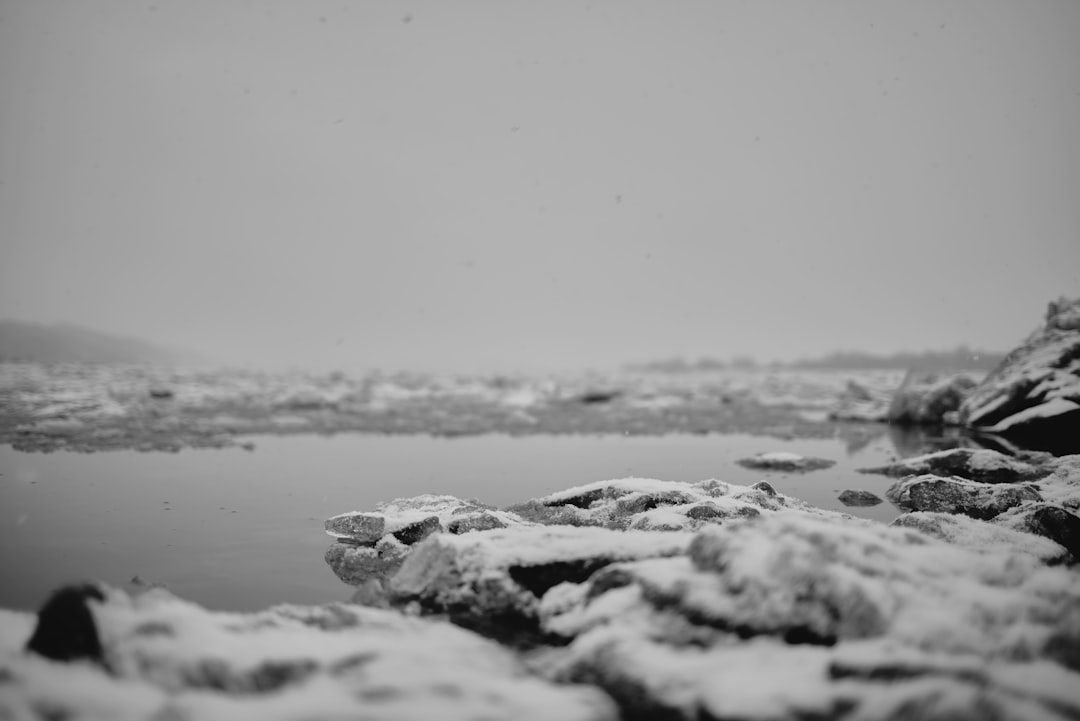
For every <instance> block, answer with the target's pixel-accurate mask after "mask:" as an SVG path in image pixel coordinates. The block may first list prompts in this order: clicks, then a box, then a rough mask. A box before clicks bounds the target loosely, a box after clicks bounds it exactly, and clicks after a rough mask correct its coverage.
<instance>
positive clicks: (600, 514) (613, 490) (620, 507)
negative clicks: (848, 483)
mask: <svg viewBox="0 0 1080 721" xmlns="http://www.w3.org/2000/svg"><path fill="white" fill-rule="evenodd" d="M799 458H802V456H800V457H799ZM784 508H799V509H802V510H806V511H808V512H815V513H824V514H828V513H830V512H829V511H822V510H820V509H812V507H811V506H809V505H808V504H806V503H803V502H802V501H800V500H798V499H796V498H792V497H791V496H785V495H783V494H780V493H777V491H776V489H775V488H773V487H772V486H771V485H769V484H768V483H766V482H764V481H762V482H760V483H757V484H755V485H753V486H751V487H746V486H739V485H734V484H730V483H724V482H722V481H717V480H714V479H710V480H707V481H700V482H697V483H678V482H672V481H660V480H656V479H653V478H620V479H616V480H610V481H598V482H596V483H590V484H587V485H584V486H578V487H576V488H570V489H567V490H565V491H559V492H557V493H552V494H550V495H547V496H543V497H541V498H537V499H534V500H532V501H529V502H528V503H525V504H519V505H516V506H510V508H509V509H508V510H510V511H513V512H515V513H516V514H518V515H520V516H521V517H523V518H526V519H528V520H530V521H535V522H537V523H543V524H546V525H574V526H602V527H605V528H612V529H627V528H630V529H639V530H694V529H697V528H700V527H701V526H702V525H706V524H709V523H717V522H720V521H722V520H723V519H726V518H746V517H752V516H755V515H757V514H758V513H760V512H761V511H777V510H781V509H784ZM834 515H835V514H834Z"/></svg>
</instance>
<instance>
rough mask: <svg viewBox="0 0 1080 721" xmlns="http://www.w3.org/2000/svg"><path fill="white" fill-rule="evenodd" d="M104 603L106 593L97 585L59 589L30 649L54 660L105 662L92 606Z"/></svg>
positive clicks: (29, 643)
mask: <svg viewBox="0 0 1080 721" xmlns="http://www.w3.org/2000/svg"><path fill="white" fill-rule="evenodd" d="M104 600H105V594H104V593H103V592H102V590H101V589H100V588H98V587H97V586H95V585H93V584H84V585H81V586H67V587H65V588H61V589H59V590H57V591H56V592H55V593H54V594H53V595H52V596H51V597H50V598H49V600H48V601H46V602H45V605H44V606H42V607H41V610H40V611H38V617H37V625H36V626H35V628H34V634H33V635H32V636H31V637H30V640H29V641H27V642H26V650H27V651H30V652H32V653H36V654H37V655H39V656H43V657H44V658H48V659H52V660H54V661H75V660H79V659H87V660H90V661H93V662H96V663H102V662H103V661H104V656H103V654H102V650H101V640H100V639H99V638H98V633H97V626H96V625H95V624H94V618H93V613H92V611H91V606H90V604H91V602H101V601H104Z"/></svg>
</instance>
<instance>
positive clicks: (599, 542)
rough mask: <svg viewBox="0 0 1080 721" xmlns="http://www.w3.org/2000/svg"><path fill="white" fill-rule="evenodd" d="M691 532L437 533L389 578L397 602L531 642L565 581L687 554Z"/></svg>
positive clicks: (543, 529)
mask: <svg viewBox="0 0 1080 721" xmlns="http://www.w3.org/2000/svg"><path fill="white" fill-rule="evenodd" d="M690 538H691V535H690V534H689V533H670V532H665V533H662V532H647V531H613V530H609V529H606V528H588V527H576V526H539V527H536V526H534V527H514V528H503V529H497V530H492V531H485V532H482V533H468V534H463V535H458V536H454V535H449V534H440V535H434V536H431V537H430V538H428V539H427V540H425V541H424V542H423V543H421V544H419V545H418V546H417V547H416V548H415V549H413V550H412V552H411V553H410V554H409V557H408V558H407V559H406V561H405V563H404V564H403V565H402V567H401V569H400V570H399V571H398V572H397V574H396V575H394V576H393V578H391V579H390V583H389V588H390V594H391V597H392V598H393V600H394V602H395V603H397V604H399V605H408V604H411V603H417V604H419V607H420V608H421V609H423V610H424V611H426V612H430V613H446V614H449V616H450V617H451V618H452V619H453V620H454V621H455V622H457V623H461V624H462V625H465V626H467V627H470V628H475V629H477V630H481V631H484V632H485V633H487V634H490V635H493V636H496V637H500V638H504V639H510V638H513V637H517V636H520V638H522V639H527V638H528V636H529V635H530V634H531V633H532V631H533V629H534V627H535V624H536V608H537V604H538V603H539V599H540V598H541V597H543V596H544V594H545V593H547V591H548V590H549V589H550V588H552V587H553V586H556V585H558V584H560V583H564V582H571V583H580V582H582V581H584V580H586V579H587V578H589V577H590V576H591V575H592V574H593V573H595V572H596V571H597V570H599V569H601V568H603V567H604V566H607V565H609V564H611V563H614V562H617V561H626V560H634V559H640V558H653V557H657V556H672V555H678V554H681V553H685V551H686V547H687V545H688V544H689V543H690Z"/></svg>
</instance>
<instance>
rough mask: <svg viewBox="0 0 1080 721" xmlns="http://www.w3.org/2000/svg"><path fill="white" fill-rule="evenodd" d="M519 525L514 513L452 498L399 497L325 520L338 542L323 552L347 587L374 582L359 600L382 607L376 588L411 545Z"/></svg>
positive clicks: (387, 576) (433, 496)
mask: <svg viewBox="0 0 1080 721" xmlns="http://www.w3.org/2000/svg"><path fill="white" fill-rule="evenodd" d="M523 523H526V521H525V520H523V519H522V518H521V517H519V516H517V515H515V514H513V513H507V512H506V511H499V510H496V509H494V508H492V507H491V506H487V505H484V504H481V503H478V502H476V501H463V500H461V499H460V498H456V497H454V496H436V495H430V494H428V495H422V496H416V497H415V498H399V499H396V500H394V501H390V502H388V503H381V504H379V505H378V506H376V510H375V511H373V512H360V511H353V512H351V513H343V514H340V515H337V516H334V517H332V518H329V519H327V520H326V523H325V527H326V533H327V534H328V535H330V536H332V537H333V538H334V539H335V540H336V541H337V542H336V543H333V544H331V546H330V547H329V548H327V549H326V554H325V556H324V559H325V561H326V563H327V565H329V566H330V568H331V569H332V570H333V571H334V575H336V576H337V577H338V578H339V579H341V580H342V581H343V582H344V583H347V584H349V585H351V586H360V585H363V584H366V583H367V582H369V581H372V582H378V583H374V584H372V585H368V586H367V588H368V592H366V593H364V594H360V595H359V596H357V598H358V599H373V600H374V601H375V602H376V605H381V603H382V601H383V600H384V599H383V598H382V595H381V594H380V593H375V590H377V589H381V588H382V587H383V583H384V582H385V581H386V579H388V578H390V576H392V575H393V574H394V573H395V572H396V571H397V570H398V568H400V567H401V564H402V562H404V560H405V557H406V556H407V555H408V553H409V547H410V546H412V545H415V544H416V543H419V542H420V541H422V540H424V539H425V538H427V537H428V536H429V535H431V534H433V533H439V532H441V531H442V530H443V529H446V530H448V531H450V532H451V533H465V532H466V531H469V530H480V529H488V528H504V527H507V526H511V525H519V524H523Z"/></svg>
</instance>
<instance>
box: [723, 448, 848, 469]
mask: <svg viewBox="0 0 1080 721" xmlns="http://www.w3.org/2000/svg"><path fill="white" fill-rule="evenodd" d="M736 463H738V464H739V465H740V466H742V467H743V468H750V469H753V470H755V471H785V472H787V473H807V472H809V471H817V470H821V469H823V468H831V467H832V466H835V465H836V461H830V460H828V459H825V458H809V457H807V456H800V455H799V454H798V453H787V452H785V451H774V452H772V453H759V454H757V455H756V456H752V457H750V458H741V459H739V460H738V461H736Z"/></svg>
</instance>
